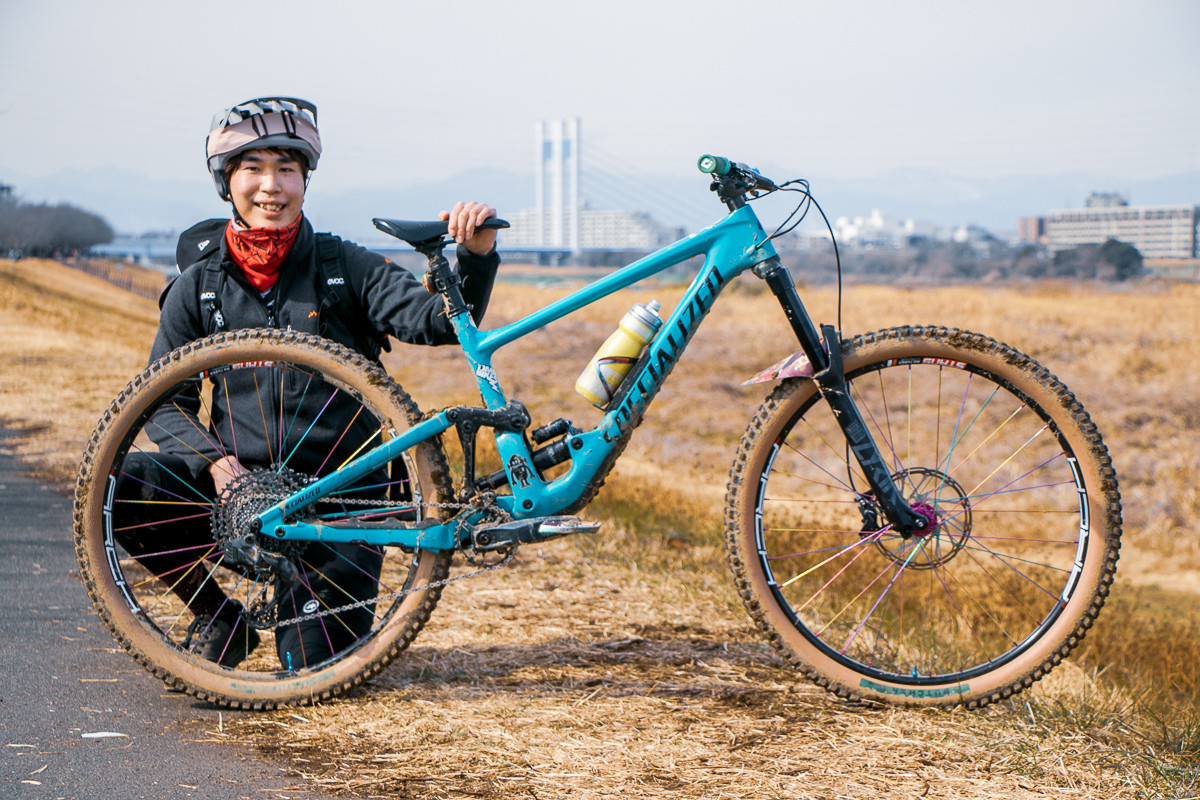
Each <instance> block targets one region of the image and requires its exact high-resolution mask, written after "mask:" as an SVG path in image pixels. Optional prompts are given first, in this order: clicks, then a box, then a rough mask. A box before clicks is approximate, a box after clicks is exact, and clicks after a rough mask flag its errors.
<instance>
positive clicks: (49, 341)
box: [0, 261, 1200, 798]
mask: <svg viewBox="0 0 1200 800" xmlns="http://www.w3.org/2000/svg"><path fill="white" fill-rule="evenodd" d="M756 290H757V286H756V285H755V282H753V281H752V279H740V280H739V284H738V285H737V286H735V287H734V289H732V290H731V291H732V293H731V294H730V295H729V296H728V297H723V298H722V301H721V302H720V303H718V305H717V309H716V311H715V312H714V315H713V318H712V319H711V320H710V321H709V322H707V323H706V324H705V326H704V327H703V328H702V329H701V331H700V333H699V334H698V335H697V338H696V340H695V342H694V343H693V345H692V347H691V348H689V350H688V353H687V355H686V356H685V357H684V359H683V360H682V362H681V364H680V366H679V368H678V369H677V370H676V374H675V375H673V376H672V378H671V381H670V382H669V383H668V385H667V388H666V389H665V390H664V392H663V394H662V396H661V397H660V398H659V400H658V401H656V403H655V406H654V407H653V408H652V409H651V415H650V418H649V419H648V421H647V423H646V424H645V425H644V426H643V427H642V428H641V429H639V431H638V432H637V434H635V436H634V439H633V442H632V444H631V446H630V450H629V451H628V453H627V456H626V457H625V459H624V460H623V461H622V462H621V463H620V465H619V467H618V471H617V473H616V474H615V476H614V477H613V478H612V479H611V480H610V482H609V484H608V486H607V487H606V489H605V490H604V491H603V492H602V493H601V496H600V498H599V499H598V500H597V502H596V503H595V504H594V505H593V506H592V507H591V508H590V509H589V510H588V512H587V513H588V515H589V516H591V517H593V518H595V519H598V520H600V521H602V522H603V523H604V535H603V538H593V539H584V538H577V539H568V540H560V541H557V542H550V543H546V544H543V545H541V546H540V547H537V548H526V549H524V550H522V551H521V552H520V553H519V554H518V557H517V559H516V563H515V565H514V566H511V567H508V568H505V569H503V570H500V571H497V572H495V573H492V574H491V575H488V576H484V577H481V578H476V579H472V580H470V581H466V582H462V583H458V584H456V585H454V586H452V587H450V588H449V589H448V590H447V593H446V596H445V597H444V599H443V601H442V603H441V604H440V607H439V609H438V610H437V612H436V613H435V614H434V616H433V619H432V621H431V623H430V625H429V627H428V628H427V629H426V631H425V632H423V633H422V634H421V636H420V637H419V638H418V639H417V642H416V644H415V646H414V647H413V649H412V650H411V651H410V652H409V653H407V654H406V655H405V656H403V657H402V658H401V659H400V660H399V661H398V662H397V663H396V664H394V665H393V666H392V667H390V668H389V669H388V670H386V671H385V672H384V673H383V674H382V675H381V676H380V677H379V678H378V679H376V680H375V681H373V682H372V683H371V684H369V685H368V686H366V687H364V688H363V689H361V690H359V691H357V692H355V693H354V694H353V695H352V696H349V697H346V698H342V699H339V700H337V701H334V702H332V703H329V704H326V705H324V706H320V707H315V708H299V709H290V710H282V711H278V712H272V713H269V714H233V713H228V712H227V713H225V714H224V715H223V721H222V723H221V724H220V726H219V727H218V729H217V730H213V731H210V732H209V733H210V734H211V736H212V737H213V738H220V739H224V740H228V741H231V742H245V743H250V744H253V745H254V746H256V747H258V748H260V749H262V750H263V751H265V752H269V753H272V754H273V755H276V756H277V757H279V758H282V759H283V760H284V762H285V763H286V764H287V765H288V767H289V769H290V770H292V771H293V773H294V775H295V777H296V787H295V788H296V793H297V796H301V797H302V796H304V793H305V790H306V789H318V788H319V789H320V790H322V791H323V792H325V793H326V794H333V795H337V796H345V797H355V798H369V797H414V798H437V797H510V796H515V797H520V796H529V797H598V798H599V797H616V796H622V797H659V796H664V797H678V798H693V797H695V798H699V797H706V798H707V797H798V798H807V797H812V798H827V797H921V796H924V797H947V798H949V797H983V796H987V797H1089V798H1091V797H1097V798H1104V797H1176V798H1183V797H1191V796H1196V795H1197V794H1198V793H1200V763H1198V754H1200V722H1198V721H1197V714H1196V709H1195V700H1196V698H1197V696H1200V692H1198V691H1197V686H1196V682H1197V679H1198V678H1197V675H1196V670H1195V666H1194V665H1195V663H1197V661H1196V659H1197V658H1200V645H1198V644H1197V643H1198V642H1200V635H1197V634H1200V626H1198V624H1197V606H1198V604H1200V603H1198V601H1197V592H1200V579H1198V577H1197V576H1200V545H1198V542H1197V540H1196V537H1195V536H1194V535H1193V534H1192V533H1191V526H1192V521H1193V520H1194V519H1195V518H1196V512H1197V511H1200V498H1198V496H1197V491H1196V490H1195V488H1194V485H1193V484H1194V477H1192V476H1194V475H1195V474H1196V472H1197V469H1198V468H1200V446H1198V444H1200V401H1198V400H1197V399H1196V398H1198V397H1200V391H1198V390H1200V385H1198V384H1200V370H1198V369H1197V367H1198V366H1200V364H1197V361H1198V360H1200V358H1198V355H1197V350H1196V344H1195V343H1196V341H1197V340H1198V338H1200V336H1198V334H1200V321H1198V320H1197V315H1196V313H1195V309H1196V308H1197V307H1200V287H1196V286H1193V285H1188V284H1162V283H1156V282H1145V283H1142V284H1138V285H1134V286H1129V287H1117V288H1114V287H1105V286H1096V285H1083V286H1070V285H1066V284H1029V285H1023V286H1011V287H1003V288H997V287H989V288H987V289H984V288H970V287H956V288H939V289H922V290H919V291H908V290H904V289H896V288H875V287H855V288H854V289H852V290H850V292H849V293H848V295H847V298H846V309H847V311H846V320H845V324H844V329H845V330H847V331H862V330H866V329H874V328H881V327H886V326H888V325H893V324H900V323H904V322H915V323H939V324H949V325H960V326H963V327H967V328H971V329H974V330H979V331H981V332H984V333H988V334H991V335H993V336H995V337H997V338H1000V339H1004V340H1006V341H1008V342H1009V343H1010V344H1012V345H1014V346H1016V347H1018V348H1020V349H1023V350H1025V351H1026V352H1029V353H1030V354H1031V355H1034V356H1035V357H1037V358H1039V359H1040V360H1041V361H1043V363H1045V364H1047V365H1048V366H1050V368H1051V369H1052V370H1053V371H1054V372H1056V373H1057V374H1058V375H1059V377H1060V378H1062V379H1063V380H1064V381H1065V382H1066V383H1067V384H1068V385H1069V386H1070V387H1071V388H1072V389H1073V390H1074V391H1075V393H1076V394H1077V395H1078V396H1079V397H1080V398H1081V399H1082V400H1083V401H1084V403H1085V404H1086V405H1087V407H1088V409H1089V411H1090V412H1091V414H1092V416H1093V417H1094V418H1095V419H1096V421H1097V423H1098V424H1099V426H1100V428H1101V430H1102V431H1103V432H1104V434H1105V437H1106V442H1107V444H1108V446H1109V448H1110V450H1111V451H1112V453H1113V458H1114V462H1115V464H1116V467H1117V469H1118V473H1119V475H1120V478H1121V488H1122V495H1123V498H1124V501H1125V509H1126V515H1125V516H1126V524H1125V537H1124V546H1123V549H1122V559H1121V563H1120V566H1119V569H1118V573H1117V586H1116V590H1115V592H1114V597H1113V600H1112V602H1110V604H1109V606H1108V607H1106V608H1105V610H1104V612H1103V613H1102V614H1101V617H1100V620H1099V623H1098V626H1097V629H1096V630H1095V631H1094V632H1093V633H1092V634H1090V635H1089V637H1088V639H1087V640H1086V641H1085V643H1084V645H1083V647H1082V648H1080V649H1078V650H1077V651H1076V652H1075V654H1073V658H1072V660H1071V661H1069V662H1067V663H1065V664H1063V665H1062V666H1061V667H1059V668H1058V669H1057V670H1055V672H1053V673H1052V674H1051V675H1050V676H1049V678H1047V679H1045V680H1043V681H1042V682H1040V683H1039V684H1037V686H1036V687H1035V689H1034V690H1033V691H1031V692H1027V693H1025V694H1023V695H1020V696H1018V697H1017V698H1015V699H1014V700H1012V701H1010V702H1007V703H1003V704H998V705H996V706H993V707H990V708H988V709H985V710H984V711H982V712H965V711H961V710H958V711H912V710H901V709H893V708H886V707H874V706H865V705H855V704H848V703H845V702H843V701H839V700H837V699H836V698H834V697H832V696H829V695H827V694H825V693H824V692H822V691H820V690H818V689H816V688H814V687H812V686H810V685H808V684H806V683H803V682H798V681H796V680H795V679H794V678H793V677H792V675H791V674H790V673H789V672H788V671H786V670H785V669H783V666H782V664H781V662H780V661H779V660H778V659H777V658H776V657H775V655H774V653H773V652H772V651H771V650H770V648H769V647H767V646H766V645H764V644H763V643H762V642H761V640H760V639H759V637H758V635H757V633H756V632H755V631H754V630H753V629H752V627H751V625H750V623H749V621H748V618H747V617H746V614H745V612H744V611H743V610H742V608H741V606H740V601H739V600H738V599H737V598H736V596H735V595H734V592H733V588H732V581H731V579H730V577H729V575H728V571H727V569H726V568H725V566H724V555H723V550H722V547H721V544H720V538H719V517H718V515H717V508H718V507H719V503H720V497H721V493H722V491H723V484H724V480H725V475H726V473H727V470H728V464H729V462H730V460H731V459H732V454H733V450H734V447H735V446H736V442H737V439H738V438H739V437H740V435H741V432H742V429H743V427H744V425H745V422H746V421H747V420H748V419H749V418H750V415H751V414H752V412H753V409H754V407H755V406H756V405H757V403H758V402H759V400H760V399H761V396H762V393H761V390H759V389H750V390H747V389H742V388H740V387H739V386H738V384H740V382H741V381H742V380H743V379H745V378H746V377H749V376H750V375H751V374H753V373H754V372H756V371H757V370H758V369H760V368H761V367H763V366H765V365H766V364H769V363H771V362H772V361H774V360H776V359H777V358H778V357H779V356H782V355H784V354H786V349H787V347H788V346H787V344H786V342H783V341H782V340H783V339H784V338H786V337H780V336H778V335H777V333H778V330H779V329H780V327H781V325H782V319H781V314H780V313H779V312H778V311H777V310H776V308H775V307H774V304H773V302H774V301H773V300H772V299H771V298H770V296H769V295H762V294H761V293H759V292H758V291H756ZM564 291H565V288H562V287H556V288H547V289H540V290H539V289H537V288H534V287H530V286H515V285H501V286H499V287H498V288H497V291H496V295H495V299H494V301H493V304H492V310H491V312H490V313H489V318H488V324H489V326H493V325H497V324H502V323H503V322H507V321H509V320H511V319H515V318H516V317H518V316H520V315H522V314H524V313H528V311H530V310H532V309H533V308H535V307H537V306H540V305H544V304H545V303H546V302H548V301H549V300H550V299H552V298H553V297H557V296H560V295H561V293H562V292H564ZM678 294H679V290H678V289H677V288H673V287H656V288H650V289H643V290H641V291H632V292H624V293H621V294H620V295H618V296H616V297H614V298H610V299H609V300H607V301H605V302H603V303H600V304H597V306H596V307H594V308H591V309H588V310H587V313H585V314H581V315H578V317H577V318H572V320H570V321H564V322H560V323H556V324H555V325H553V326H551V328H550V329H549V331H548V332H547V334H545V335H538V336H534V337H531V338H530V340H529V341H528V342H522V343H519V345H515V346H514V347H512V348H509V349H507V350H505V351H504V352H503V353H501V354H500V356H499V357H498V358H497V363H496V366H497V370H498V372H499V373H500V376H501V378H502V379H503V380H504V381H505V382H506V384H507V385H508V386H509V387H511V388H510V394H511V395H512V396H515V397H518V398H520V399H522V400H525V401H526V402H527V403H528V405H529V406H530V408H531V410H532V411H533V412H534V416H535V419H537V420H539V421H545V420H546V419H548V418H550V417H552V416H556V415H558V414H559V413H561V414H563V415H565V416H569V417H571V418H573V419H575V420H576V421H577V422H578V423H579V424H585V425H586V424H589V423H590V422H592V421H594V419H595V413H596V412H594V411H592V410H591V409H590V406H588V405H587V404H586V402H585V401H583V400H580V399H578V398H576V397H575V396H574V395H573V393H571V392H570V384H571V383H572V382H573V381H574V378H575V375H576V374H577V373H578V371H579V369H580V368H581V367H582V365H583V363H584V362H586V360H587V358H588V356H590V354H591V352H592V350H593V349H594V348H595V346H596V345H597V344H598V343H599V342H600V341H602V340H603V338H604V337H605V336H606V335H607V334H608V332H609V331H610V330H611V328H612V326H613V325H614V324H615V321H616V320H617V319H618V318H619V317H620V315H621V313H622V312H623V311H624V310H625V308H627V307H628V305H629V304H630V303H632V302H634V301H635V300H644V299H645V298H646V297H649V296H656V297H658V298H659V299H661V300H663V301H664V304H665V305H668V306H669V305H670V304H671V303H672V302H673V301H674V299H675V298H676V297H677V296H678ZM802 295H803V296H804V297H805V300H806V302H807V303H808V304H809V307H810V310H811V311H812V313H813V316H814V318H816V319H818V320H820V321H832V320H833V317H834V313H835V312H834V297H833V294H832V292H831V291H829V290H825V289H821V290H816V291H813V292H807V291H802ZM0 310H2V312H3V313H2V314H0V357H3V359H4V361H3V363H4V364H5V366H4V368H3V378H2V379H0V421H2V423H3V424H4V425H5V426H6V427H9V428H16V429H18V430H24V431H25V434H26V435H25V437H24V440H23V441H22V442H21V443H19V448H20V452H21V453H22V455H23V456H24V457H25V458H26V459H27V460H28V461H29V462H30V463H31V464H32V465H34V466H36V467H38V468H39V469H40V471H41V474H42V476H44V477H47V478H50V479H52V480H56V481H57V482H58V483H59V484H60V485H63V486H66V485H69V482H70V480H71V476H72V474H73V469H74V463H75V462H76V460H77V458H78V453H79V452H80V451H81V450H82V448H83V442H84V440H85V439H86V437H87V435H88V434H89V432H90V428H91V426H92V424H94V421H95V419H96V418H97V417H98V416H99V414H100V412H101V410H102V409H103V406H104V405H105V404H106V403H107V400H108V398H111V397H112V396H113V395H115V394H116V391H117V390H118V389H119V388H120V386H122V385H123V384H124V382H125V381H126V380H128V378H130V377H132V375H133V374H134V373H135V372H136V371H137V370H139V369H140V368H141V366H142V365H143V364H144V359H145V353H146V352H147V351H148V350H149V344H150V339H151V338H152V336H153V329H154V321H155V314H156V309H155V307H154V305H153V302H152V301H144V300H141V299H140V298H134V297H132V296H131V295H129V294H128V293H125V292H120V291H118V290H115V289H112V288H111V287H108V286H106V285H105V284H103V283H100V282H99V281H94V279H92V278H89V277H86V276H80V275H79V274H78V273H74V272H69V271H67V270H65V269H64V268H63V267H61V266H60V265H56V264H52V263H50V262H20V263H17V264H13V263H11V262H3V261H0ZM730 365H735V366H734V367H732V368H731V367H730ZM389 368H390V369H391V371H392V372H393V374H394V375H395V376H396V377H397V379H398V380H399V381H400V382H401V383H402V384H403V385H405V387H406V388H407V389H409V390H410V391H411V392H412V393H413V394H414V396H415V397H416V398H417V400H418V402H419V403H420V404H421V405H422V407H424V408H435V407H438V406H442V405H446V404H448V403H450V402H470V401H471V399H472V398H473V394H472V392H471V383H470V376H469V375H468V374H467V373H466V371H465V368H464V367H463V366H462V365H461V363H460V362H459V361H458V357H457V356H456V354H455V353H454V352H453V351H450V350H430V349H425V348H422V349H415V348H398V349H397V351H396V352H395V353H394V354H393V355H392V356H391V357H390V360H389ZM551 398H555V399H556V400H557V401H565V405H563V406H562V407H559V406H552V405H550V399H551Z"/></svg>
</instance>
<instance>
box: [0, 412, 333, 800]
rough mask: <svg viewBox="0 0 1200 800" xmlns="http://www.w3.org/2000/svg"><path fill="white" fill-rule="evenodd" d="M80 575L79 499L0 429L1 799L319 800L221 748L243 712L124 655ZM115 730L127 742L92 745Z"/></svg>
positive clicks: (268, 767) (239, 751) (235, 750)
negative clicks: (18, 456) (33, 465)
mask: <svg viewBox="0 0 1200 800" xmlns="http://www.w3.org/2000/svg"><path fill="white" fill-rule="evenodd" d="M76 571H77V568H76V565H75V551H74V547H73V544H72V541H71V501H70V499H69V498H66V497H63V496H61V495H59V494H57V493H55V492H54V491H53V490H51V489H49V488H48V487H46V486H43V485H41V484H38V483H35V482H33V481H30V480H28V479H26V478H24V477H22V475H21V474H20V472H19V468H18V465H17V463H16V462H15V461H14V459H13V458H12V456H11V455H9V454H8V453H6V452H5V451H4V436H3V433H2V432H0V797H2V798H6V799H7V798H14V799H15V800H24V798H29V800H42V799H43V798H48V799H50V800H53V798H70V799H71V800H93V798H96V799H98V798H114V800H141V799H142V798H145V800H174V798H196V799H197V800H207V799H208V798H212V799H213V800H233V798H254V800H274V798H298V799H300V798H303V799H304V800H309V799H311V798H319V797H321V795H320V794H318V793H315V792H310V791H307V790H305V789H304V788H303V787H302V786H300V785H299V783H298V782H297V781H296V780H295V779H290V778H287V777H286V776H284V774H283V771H282V770H281V769H280V766H279V765H277V764H272V763H270V762H267V761H261V760H258V759H257V758H256V757H255V756H254V755H253V753H251V752H250V751H248V750H246V749H243V748H241V747H239V746H236V745H232V744H228V743H222V742H220V741H212V740H213V739H215V737H213V736H212V735H211V734H210V733H209V731H214V732H215V731H217V730H218V726H219V725H221V724H222V722H223V721H224V720H228V719H230V718H231V717H232V716H234V715H236V714H238V713H239V712H231V711H224V712H219V711H218V710H217V709H216V708H214V707H212V706H208V705H206V704H203V703H198V702H197V701H196V700H195V698H192V697H189V696H187V695H183V694H177V693H172V692H168V691H166V690H165V688H164V687H163V685H162V683H161V682H159V681H157V680H155V679H153V678H151V677H150V675H149V674H147V673H146V672H145V671H143V670H142V669H141V667H139V666H138V665H137V664H136V663H134V661H133V659H131V658H130V657H129V656H127V655H126V654H125V653H124V651H121V650H118V649H114V648H115V642H114V641H113V639H112V637H111V636H110V635H109V634H108V632H107V631H106V630H104V629H103V627H102V626H101V624H100V621H99V619H98V618H97V617H96V614H95V612H94V611H93V610H92V606H91V603H90V601H89V600H88V598H87V593H86V592H85V591H84V589H83V586H82V584H81V583H80V582H79V580H78V578H77V577H76ZM105 732H108V733H120V734H124V736H120V737H108V738H91V737H88V738H85V735H86V734H94V733H105ZM206 740H208V741H206Z"/></svg>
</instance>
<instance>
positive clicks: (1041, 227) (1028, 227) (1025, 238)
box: [1017, 217, 1046, 243]
mask: <svg viewBox="0 0 1200 800" xmlns="http://www.w3.org/2000/svg"><path fill="white" fill-rule="evenodd" d="M1045 236H1046V218H1045V217H1021V218H1019V219H1018V220H1017V239H1018V240H1019V241H1022V242H1031V243H1041V242H1043V241H1044V239H1045Z"/></svg>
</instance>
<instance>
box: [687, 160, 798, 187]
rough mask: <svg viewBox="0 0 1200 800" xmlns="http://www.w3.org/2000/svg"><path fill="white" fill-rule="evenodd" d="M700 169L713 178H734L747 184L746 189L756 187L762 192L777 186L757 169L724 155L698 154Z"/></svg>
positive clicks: (697, 164) (697, 162)
mask: <svg viewBox="0 0 1200 800" xmlns="http://www.w3.org/2000/svg"><path fill="white" fill-rule="evenodd" d="M696 166H697V167H699V169H700V171H701V172H703V173H705V174H707V175H712V176H713V177H714V179H716V180H720V179H721V178H725V179H736V180H739V181H741V182H743V183H745V184H747V190H750V189H757V190H761V191H764V192H769V191H774V190H775V189H777V188H779V187H777V186H776V185H775V182H774V181H772V180H771V179H770V178H767V177H764V176H763V175H762V174H761V173H759V171H758V170H756V169H754V168H753V167H750V166H747V165H745V164H742V163H740V162H737V161H730V160H729V159H728V158H725V157H724V156H710V155H703V156H700V158H699V160H698V161H696Z"/></svg>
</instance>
